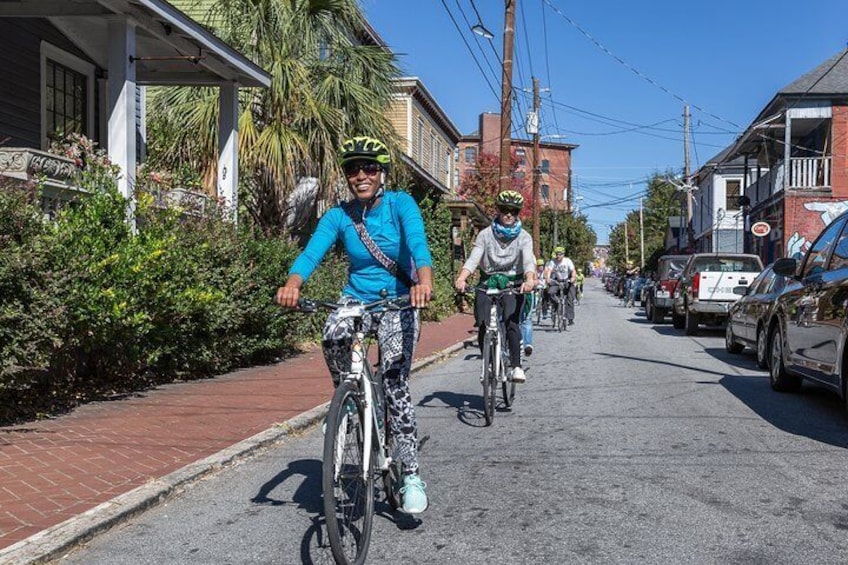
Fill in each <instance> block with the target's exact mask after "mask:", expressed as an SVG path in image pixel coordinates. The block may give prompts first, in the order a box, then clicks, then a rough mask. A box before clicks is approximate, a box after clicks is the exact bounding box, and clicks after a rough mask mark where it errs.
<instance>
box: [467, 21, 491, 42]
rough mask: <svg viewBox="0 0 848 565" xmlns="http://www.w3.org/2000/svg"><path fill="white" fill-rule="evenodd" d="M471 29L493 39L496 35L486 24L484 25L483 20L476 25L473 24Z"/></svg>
mask: <svg viewBox="0 0 848 565" xmlns="http://www.w3.org/2000/svg"><path fill="white" fill-rule="evenodd" d="M471 31H473V32H474V33H476V34H477V35H480V36H482V37H485V38H486V39H493V38H494V37H495V34H493V33H492V32H491V31H489V30H488V29H486V26H484V25H483V24H482V22H481V23H478V24H477V25H475V26H472V28H471Z"/></svg>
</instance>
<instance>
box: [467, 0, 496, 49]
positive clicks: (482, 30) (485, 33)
mask: <svg viewBox="0 0 848 565" xmlns="http://www.w3.org/2000/svg"><path fill="white" fill-rule="evenodd" d="M471 7H472V8H474V13H475V14H477V25H475V26H473V27H472V28H471V31H473V32H474V33H476V34H477V35H480V36H482V37H484V38H486V39H494V37H495V34H494V33H492V32H491V31H489V30H488V29H486V26H484V25H483V18H481V17H480V12H478V11H477V5H476V4H474V0H471Z"/></svg>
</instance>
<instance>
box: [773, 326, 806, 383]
mask: <svg viewBox="0 0 848 565" xmlns="http://www.w3.org/2000/svg"><path fill="white" fill-rule="evenodd" d="M769 342H770V347H769V351H770V352H771V355H770V359H769V365H770V366H771V368H770V370H769V382H770V383H771V388H772V389H774V390H776V391H778V392H797V391H798V389H800V388H801V377H799V376H797V375H792V374H790V373H789V371H787V370H786V365H785V364H784V363H783V330H781V329H780V326H777V327H775V329H774V330H773V331H772V332H771V339H770V340H769Z"/></svg>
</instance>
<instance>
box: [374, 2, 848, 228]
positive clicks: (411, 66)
mask: <svg viewBox="0 0 848 565" xmlns="http://www.w3.org/2000/svg"><path fill="white" fill-rule="evenodd" d="M361 5H362V7H363V10H364V12H365V14H366V16H367V18H368V20H369V22H371V24H372V26H373V27H374V28H375V29H376V30H377V32H378V33H379V34H380V35H381V36H382V37H383V39H384V40H385V41H386V43H388V45H389V47H390V48H391V49H392V50H393V51H394V52H395V53H397V54H398V56H399V62H400V65H401V68H402V70H403V72H404V74H405V75H408V76H417V77H419V78H420V79H421V80H422V81H423V83H424V85H425V86H426V87H427V89H428V90H429V91H430V93H431V94H432V95H433V97H434V98H435V99H436V101H437V102H438V103H439V105H440V106H441V107H442V109H443V110H444V111H445V112H446V113H447V115H448V116H449V117H450V119H451V120H452V121H453V123H454V124H455V125H456V127H457V128H458V129H459V131H460V132H461V133H463V134H468V133H472V132H473V131H475V130H476V129H477V127H478V116H479V114H480V113H482V112H499V111H500V92H501V71H500V69H501V63H500V59H501V55H502V50H503V25H504V24H503V21H504V6H505V4H504V1H503V0H473V2H472V0H361ZM475 8H476V12H475ZM477 13H479V20H480V21H481V22H482V24H483V25H484V26H485V27H486V28H487V29H489V30H491V31H492V32H493V33H494V35H495V37H494V39H492V40H491V41H490V40H486V39H484V38H482V37H480V36H478V35H476V34H474V33H472V32H471V31H470V27H471V26H472V25H474V24H476V23H477V21H478V17H477ZM846 16H848V5H846V2H845V0H820V1H819V2H815V3H813V4H803V3H800V2H789V1H787V0H772V1H765V0H751V1H747V2H739V1H738V0H713V1H712V2H709V3H708V2H679V1H672V0H651V1H649V2H631V1H621V0H582V1H576V0H517V5H516V24H515V53H514V63H513V65H514V66H513V86H514V87H515V88H516V89H527V90H530V89H531V88H532V84H533V83H532V77H534V76H535V77H538V78H539V81H540V86H541V87H542V88H543V89H549V92H543V93H542V95H541V133H542V135H543V136H545V135H548V136H551V137H550V138H549V139H556V140H557V141H563V142H567V143H574V144H577V145H579V147H578V148H577V149H576V150H575V151H574V153H573V163H572V169H573V175H574V177H573V181H572V182H573V187H574V190H575V196H582V200H581V201H580V202H579V203H580V205H581V207H582V209H583V211H584V212H585V213H586V215H587V216H588V218H589V222H590V223H591V225H592V227H593V228H594V230H595V232H596V233H597V234H598V240H599V242H600V243H606V241H607V239H608V229H609V226H612V225H614V224H616V223H618V222H619V221H621V220H622V219H623V218H624V216H625V214H626V213H627V212H628V211H629V210H633V209H638V206H639V201H638V196H639V194H640V193H641V192H642V191H644V188H645V180H646V179H647V178H648V177H650V176H651V175H652V174H653V173H654V172H655V171H661V172H665V171H667V170H673V171H675V172H678V173H679V172H682V170H683V163H684V157H683V155H684V153H683V118H682V115H683V108H684V105H685V104H687V103H688V104H689V106H690V114H691V125H692V136H691V140H692V144H691V145H690V163H691V168H692V170H693V171H694V170H697V168H698V167H699V166H700V165H702V164H703V163H705V162H706V161H707V160H708V159H710V158H711V157H713V156H714V155H715V154H716V153H718V152H719V151H721V150H722V149H723V148H724V147H726V146H727V145H729V144H730V143H732V142H733V140H734V139H735V138H736V136H737V135H738V134H739V133H741V131H742V130H743V129H744V128H745V127H746V126H748V125H749V124H750V123H751V122H752V121H753V119H754V118H755V117H756V115H757V114H758V113H759V112H760V110H761V109H762V108H763V107H764V106H765V105H766V104H767V103H768V102H769V101H770V100H771V99H772V97H773V96H774V94H775V93H776V92H777V91H778V90H780V89H781V88H782V87H784V86H786V85H787V84H789V83H790V82H792V81H794V80H795V79H796V78H798V77H800V76H801V75H803V74H805V73H806V72H808V71H810V70H812V69H813V68H815V67H816V66H818V65H819V64H820V63H822V62H824V61H825V60H826V59H828V58H830V57H831V56H833V55H835V54H837V53H839V52H840V51H842V50H843V49H844V48H845V46H846V41H848V24H847V23H846V21H848V19H846ZM454 21H455V22H456V23H454ZM457 28H459V29H457ZM466 43H467V44H466ZM529 109H532V95H531V94H530V93H527V94H521V93H520V92H516V94H514V102H513V110H512V121H513V127H514V128H517V130H515V131H516V132H520V136H521V137H526V135H525V134H524V126H523V124H524V116H525V114H526V112H527V111H528V110H529ZM515 135H518V133H516V134H515ZM556 136H566V137H565V138H557V137H556ZM628 196H632V197H633V200H632V201H630V202H625V203H623V204H611V203H612V202H614V201H615V200H616V199H621V198H623V197H628Z"/></svg>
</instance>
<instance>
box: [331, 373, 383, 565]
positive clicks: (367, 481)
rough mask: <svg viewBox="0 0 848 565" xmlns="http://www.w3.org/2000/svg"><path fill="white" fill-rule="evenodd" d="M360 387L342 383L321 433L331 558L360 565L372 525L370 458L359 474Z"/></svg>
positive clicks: (361, 457)
mask: <svg viewBox="0 0 848 565" xmlns="http://www.w3.org/2000/svg"><path fill="white" fill-rule="evenodd" d="M368 416H370V415H369V414H366V413H365V411H364V407H363V405H362V397H361V394H360V392H359V385H358V384H357V383H355V382H353V381H343V382H342V383H341V384H340V385H339V386H338V388H337V389H336V392H335V394H334V395H333V400H332V402H331V403H330V410H329V413H328V414H327V428H326V432H325V434H324V468H323V473H324V475H323V488H324V517H325V519H326V522H327V537H328V539H329V540H330V548H331V549H332V551H333V558H334V559H335V561H336V563H338V564H339V565H361V564H363V563H365V556H366V555H367V554H368V544H369V542H370V541H371V526H372V523H373V520H374V458H373V456H372V457H371V458H370V464H369V468H368V469H363V462H364V455H365V453H364V440H365V429H364V425H363V418H365V417H368Z"/></svg>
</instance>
